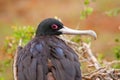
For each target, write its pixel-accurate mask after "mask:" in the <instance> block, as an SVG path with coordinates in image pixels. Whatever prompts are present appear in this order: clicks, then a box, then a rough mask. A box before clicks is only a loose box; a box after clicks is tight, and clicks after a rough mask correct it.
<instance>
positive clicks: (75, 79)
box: [14, 36, 81, 80]
mask: <svg viewBox="0 0 120 80" xmlns="http://www.w3.org/2000/svg"><path fill="white" fill-rule="evenodd" d="M14 69H15V77H16V80H81V71H80V64H79V61H78V56H77V54H76V53H75V52H74V51H73V49H71V48H70V47H69V46H68V45H66V43H65V42H64V41H63V40H61V39H60V38H58V37H56V36H41V37H35V38H34V39H33V40H31V41H30V42H29V43H28V44H27V45H26V46H25V47H24V48H22V49H20V50H18V51H17V53H16V58H15V65H14Z"/></svg>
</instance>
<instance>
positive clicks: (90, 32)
mask: <svg viewBox="0 0 120 80" xmlns="http://www.w3.org/2000/svg"><path fill="white" fill-rule="evenodd" d="M59 31H60V32H62V33H63V34H71V35H90V36H93V37H94V39H96V38H97V34H96V33H95V31H93V30H73V29H70V28H68V27H66V26H64V27H63V28H62V29H60V30H59Z"/></svg>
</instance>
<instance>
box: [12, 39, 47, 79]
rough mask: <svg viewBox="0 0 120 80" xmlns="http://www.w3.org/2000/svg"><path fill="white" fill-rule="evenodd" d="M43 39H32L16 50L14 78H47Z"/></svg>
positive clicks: (45, 51)
mask: <svg viewBox="0 0 120 80" xmlns="http://www.w3.org/2000/svg"><path fill="white" fill-rule="evenodd" d="M43 47H45V48H47V47H46V45H45V43H44V41H38V40H32V41H31V42H30V43H28V44H27V45H26V46H25V47H24V48H21V49H19V48H18V50H17V52H16V54H15V59H14V75H15V80H47V76H46V74H47V72H48V67H47V66H48V65H47V55H46V54H47V53H48V51H47V50H46V49H44V48H43Z"/></svg>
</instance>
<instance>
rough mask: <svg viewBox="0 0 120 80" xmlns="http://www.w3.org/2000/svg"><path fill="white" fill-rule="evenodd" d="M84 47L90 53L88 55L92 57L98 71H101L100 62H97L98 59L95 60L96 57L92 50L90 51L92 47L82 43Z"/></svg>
mask: <svg viewBox="0 0 120 80" xmlns="http://www.w3.org/2000/svg"><path fill="white" fill-rule="evenodd" d="M82 45H83V47H84V48H85V50H86V52H87V53H88V55H89V56H90V58H91V60H92V62H93V64H94V66H95V68H96V69H100V68H101V66H100V64H99V62H98V61H97V59H96V58H95V56H94V55H93V53H92V51H91V49H90V45H88V44H86V43H84V42H83V43H82Z"/></svg>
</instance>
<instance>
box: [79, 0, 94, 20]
mask: <svg viewBox="0 0 120 80" xmlns="http://www.w3.org/2000/svg"><path fill="white" fill-rule="evenodd" d="M89 4H90V0H84V6H85V7H84V9H83V10H82V11H81V12H80V19H81V20H84V19H86V18H87V17H88V16H89V15H90V14H92V12H93V8H92V7H89Z"/></svg>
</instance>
